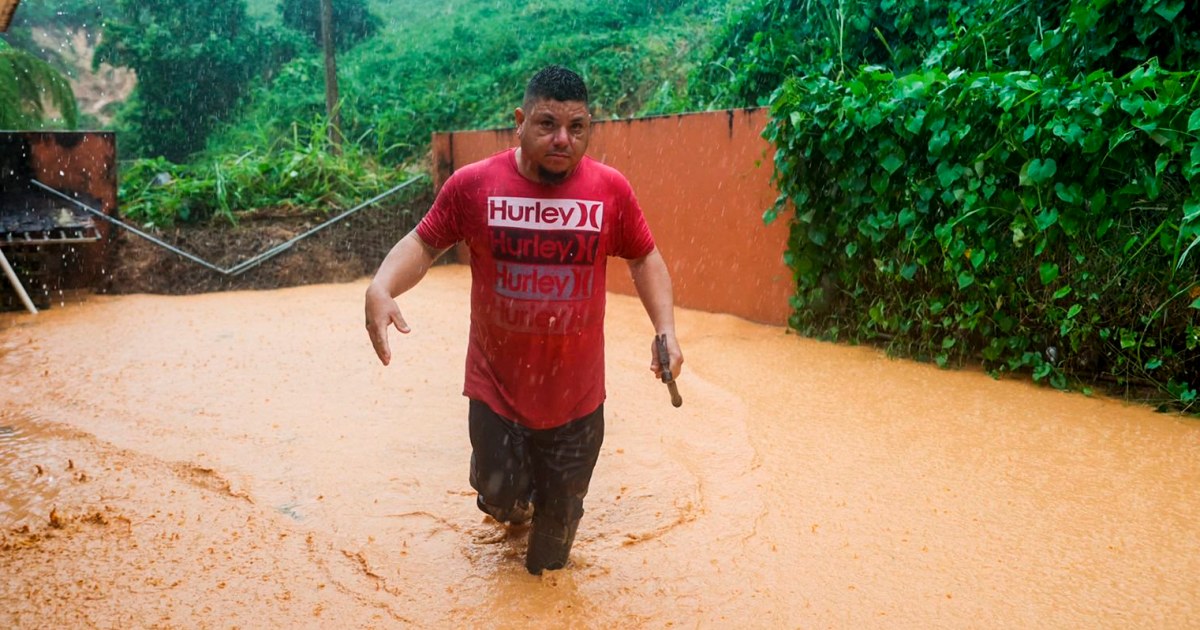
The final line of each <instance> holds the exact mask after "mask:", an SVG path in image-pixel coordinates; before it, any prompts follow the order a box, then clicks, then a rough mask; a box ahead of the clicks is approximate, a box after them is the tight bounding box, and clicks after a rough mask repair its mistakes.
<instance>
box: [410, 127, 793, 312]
mask: <svg viewBox="0 0 1200 630" xmlns="http://www.w3.org/2000/svg"><path fill="white" fill-rule="evenodd" d="M766 122H767V112H766V110H762V109H753V110H747V109H742V110H725V111H715V112H703V113H697V114H682V115H678V116H661V117H654V118H639V119H632V120H616V121H602V122H596V123H594V126H593V135H592V141H591V144H590V145H589V147H588V155H590V156H591V157H592V158H594V159H596V160H599V161H601V162H604V163H605V164H608V165H610V166H613V167H615V168H616V169H618V170H620V171H621V172H622V173H624V174H625V176H626V177H628V178H629V181H630V183H631V184H633V189H634V192H635V193H636V194H637V196H638V200H639V201H640V202H641V204H642V209H643V210H644V211H645V213H646V220H647V221H648V222H649V223H650V229H651V230H653V232H654V238H655V240H656V241H657V242H658V247H659V249H660V250H661V251H662V253H663V256H664V258H666V260H667V265H668V267H669V268H670V270H671V279H672V281H673V283H674V286H675V303H676V304H677V305H679V306H683V307H687V308H694V309H699V310H704V311H711V312H717V313H729V314H732V315H737V316H739V317H743V318H746V319H749V320H751V321H756V322H763V323H769V324H778V325H783V324H786V323H787V319H788V315H789V314H790V308H789V306H788V299H789V298H790V297H791V296H792V294H793V292H794V282H793V280H792V272H791V270H789V269H788V268H787V267H786V266H785V265H784V263H783V252H784V249H785V248H786V244H787V236H788V226H787V221H786V219H781V220H778V221H776V222H774V223H773V224H771V225H764V224H763V220H762V213H763V210H765V209H767V208H768V207H770V206H771V204H773V203H774V202H775V197H776V194H777V193H776V191H775V189H774V188H773V187H772V186H771V182H770V178H771V173H772V168H773V164H772V156H773V150H772V147H771V145H770V144H769V143H768V142H767V141H766V140H764V139H763V138H762V136H761V134H762V130H763V129H764V128H765V126H766ZM515 145H516V135H515V133H514V130H512V129H499V130H489V131H468V132H461V131H460V132H451V133H438V134H434V137H433V168H434V175H433V176H434V183H435V185H437V186H440V185H441V183H442V182H443V181H445V179H446V178H447V177H449V176H450V174H451V173H452V172H453V171H454V170H455V169H456V168H458V167H460V166H463V165H466V164H469V163H471V162H474V161H476V160H480V159H482V158H485V157H487V156H489V155H492V154H494V153H496V152H497V151H501V150H503V149H506V148H508V147H511V146H515ZM609 265H610V267H609V281H608V288H609V290H611V291H615V292H617V293H623V294H627V295H634V294H635V293H634V289H633V282H632V281H631V280H630V278H629V272H628V269H627V268H626V266H625V264H624V262H623V261H620V260H613V261H610V263H609ZM614 265H615V266H614Z"/></svg>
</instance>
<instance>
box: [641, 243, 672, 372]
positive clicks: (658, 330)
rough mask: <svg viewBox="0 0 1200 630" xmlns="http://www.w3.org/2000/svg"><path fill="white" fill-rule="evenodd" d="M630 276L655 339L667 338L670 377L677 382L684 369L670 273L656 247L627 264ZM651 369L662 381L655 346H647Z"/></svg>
mask: <svg viewBox="0 0 1200 630" xmlns="http://www.w3.org/2000/svg"><path fill="white" fill-rule="evenodd" d="M628 263H629V273H630V274H631V275H632V276H633V285H634V287H635V288H636V289H637V292H638V297H639V298H641V300H642V305H643V306H645V307H646V314H648V315H649V316H650V322H651V323H652V324H654V332H655V334H656V335H666V337H667V351H668V352H669V354H670V355H671V365H670V369H671V376H673V377H676V378H678V377H679V372H680V370H681V369H682V368H683V352H682V351H681V350H680V349H679V342H678V341H677V340H676V339H675V297H674V294H673V292H672V290H671V273H670V272H669V271H668V270H667V263H666V261H664V260H663V257H662V254H661V253H659V251H658V248H657V247H655V248H654V249H653V250H652V251H651V252H650V253H649V254H646V255H645V256H642V257H641V258H633V259H630V260H629V261H628ZM650 357H651V358H650V369H651V370H653V371H654V375H655V376H658V377H660V378H661V374H662V366H661V365H659V361H658V352H657V351H656V349H655V346H654V343H651V344H650Z"/></svg>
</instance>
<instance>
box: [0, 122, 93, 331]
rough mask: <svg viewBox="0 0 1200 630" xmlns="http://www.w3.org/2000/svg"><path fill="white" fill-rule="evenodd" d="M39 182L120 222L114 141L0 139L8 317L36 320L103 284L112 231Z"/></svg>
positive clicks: (0, 289) (2, 294)
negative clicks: (63, 299)
mask: <svg viewBox="0 0 1200 630" xmlns="http://www.w3.org/2000/svg"><path fill="white" fill-rule="evenodd" d="M37 182H45V183H46V184H48V185H50V186H52V187H54V188H55V189H56V190H58V191H61V192H62V193H63V194H65V195H67V196H69V197H70V198H71V199H73V200H75V201H77V202H78V204H84V205H87V206H89V207H93V208H97V209H99V210H100V211H101V212H103V213H104V214H105V215H108V216H113V215H115V213H116V209H117V162H116V138H115V136H114V134H112V133H109V132H69V131H50V132H41V131H10V132H0V267H2V268H3V271H4V274H3V277H0V309H19V308H22V307H24V308H26V309H28V310H30V311H33V312H36V308H38V307H40V308H48V307H49V306H50V304H51V303H52V302H53V298H54V296H56V295H60V294H61V293H62V292H63V291H65V290H69V289H81V288H92V287H95V286H97V284H98V283H99V281H100V280H101V278H102V274H103V269H104V266H105V258H106V256H107V249H108V237H109V231H110V228H109V226H108V225H107V224H105V222H104V221H96V217H94V216H91V215H90V214H89V213H88V212H85V211H83V210H82V209H81V208H80V207H79V205H78V204H77V203H72V202H70V201H68V200H64V199H63V198H62V196H61V195H55V194H50V193H48V192H46V191H45V190H44V189H43V188H42V187H40V186H38V185H37ZM6 280H7V281H6Z"/></svg>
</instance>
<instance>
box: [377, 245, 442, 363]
mask: <svg viewBox="0 0 1200 630" xmlns="http://www.w3.org/2000/svg"><path fill="white" fill-rule="evenodd" d="M445 251H446V250H444V249H443V250H437V249H434V248H432V247H430V246H429V245H428V244H426V243H425V241H423V240H422V239H421V237H420V236H418V235H417V231H416V230H413V231H411V232H409V233H408V234H407V235H405V236H404V238H402V239H400V242H398V243H396V245H395V246H394V247H392V251H390V252H388V255H387V256H386V257H385V258H384V259H383V263H382V264H380V265H379V271H376V272H375V277H374V278H373V279H372V280H371V284H370V285H369V286H368V287H367V295H366V307H365V309H366V319H367V334H368V335H369V336H370V337H371V345H372V346H374V347H375V354H376V355H378V356H379V360H380V361H382V362H383V364H384V365H387V364H389V363H391V361H392V352H391V349H390V347H389V346H388V330H387V329H388V326H389V325H394V326H395V327H396V330H399V331H400V332H402V333H408V332H409V330H410V329H409V327H408V323H407V322H405V321H404V316H403V315H401V314H400V307H399V306H397V305H396V297H397V296H398V295H400V294H401V293H404V292H405V291H408V290H409V289H411V288H413V287H414V286H416V284H417V283H418V282H420V281H421V278H424V277H425V272H427V271H429V267H431V266H432V265H433V262H434V261H435V260H437V257H438V256H440V255H442V253H443V252H445Z"/></svg>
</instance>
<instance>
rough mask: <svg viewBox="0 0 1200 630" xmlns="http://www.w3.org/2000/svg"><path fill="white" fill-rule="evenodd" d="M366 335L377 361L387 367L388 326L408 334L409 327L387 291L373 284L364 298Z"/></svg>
mask: <svg viewBox="0 0 1200 630" xmlns="http://www.w3.org/2000/svg"><path fill="white" fill-rule="evenodd" d="M365 310H366V316H367V334H368V335H369V336H370V337H371V345H372V346H374V348H375V354H376V355H378V356H379V360H380V361H382V362H383V364H384V365H387V364H389V363H391V362H392V351H391V348H390V347H389V346H388V326H395V327H396V330H399V331H400V332H402V333H405V334H408V332H409V330H410V329H409V327H408V324H407V323H406V322H405V321H404V316H403V315H401V314H400V307H399V306H397V305H396V300H395V299H393V298H392V296H391V295H388V293H387V291H386V290H384V289H383V288H382V287H380V286H378V285H376V284H375V283H374V282H372V283H371V286H369V287H367V297H366V309H365Z"/></svg>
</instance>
